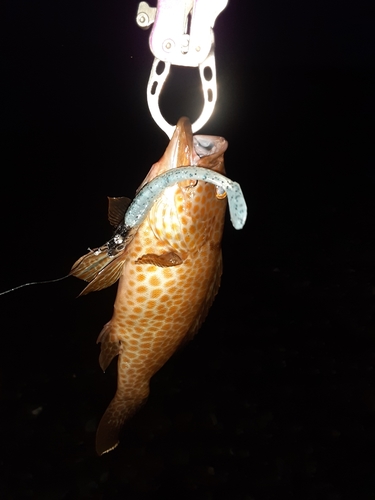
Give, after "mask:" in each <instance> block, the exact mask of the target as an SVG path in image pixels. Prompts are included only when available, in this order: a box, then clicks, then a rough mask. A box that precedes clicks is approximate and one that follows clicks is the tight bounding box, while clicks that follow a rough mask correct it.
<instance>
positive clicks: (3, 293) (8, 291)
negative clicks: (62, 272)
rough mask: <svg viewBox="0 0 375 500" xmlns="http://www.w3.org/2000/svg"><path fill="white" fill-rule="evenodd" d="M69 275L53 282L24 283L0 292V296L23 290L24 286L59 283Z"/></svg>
mask: <svg viewBox="0 0 375 500" xmlns="http://www.w3.org/2000/svg"><path fill="white" fill-rule="evenodd" d="M69 276H70V275H69V274H67V275H66V276H63V277H62V278H56V279H54V280H45V281H30V283H24V284H23V285H19V286H16V287H14V288H10V289H9V290H5V292H0V295H5V294H7V293H10V292H14V291H15V290H19V289H20V288H23V287H25V286H30V285H41V284H44V283H55V282H56V281H61V280H64V279H65V278H69Z"/></svg>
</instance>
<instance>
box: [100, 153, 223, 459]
mask: <svg viewBox="0 0 375 500" xmlns="http://www.w3.org/2000/svg"><path fill="white" fill-rule="evenodd" d="M187 164H189V163H188V162H187ZM214 168H215V170H218V171H219V172H221V173H225V171H224V166H223V161H221V162H216V164H215V165H214ZM159 173H160V172H159ZM155 175H156V174H155ZM171 200H172V201H173V203H171ZM225 210H226V200H218V199H217V197H216V188H215V186H213V185H211V184H207V183H205V182H202V181H199V182H197V183H196V185H195V186H192V185H191V184H190V185H189V184H188V183H187V185H186V186H184V185H183V183H181V185H178V184H177V185H174V186H171V187H169V188H167V189H165V191H164V193H163V195H162V196H161V198H160V199H159V200H158V202H157V203H155V204H154V207H153V208H152V209H151V211H150V213H149V215H148V217H147V218H146V219H145V221H144V222H143V223H142V224H141V226H140V227H139V230H138V232H137V233H136V235H135V237H134V240H133V241H132V242H131V243H130V247H131V248H129V251H128V259H127V260H126V261H125V264H124V267H123V272H122V275H121V278H120V282H119V286H118V292H117V297H116V301H115V305H114V313H113V317H112V319H111V321H110V323H109V326H108V328H107V329H108V331H109V332H110V333H109V334H108V336H107V337H106V338H101V340H100V341H101V343H102V346H101V348H102V350H103V349H104V348H105V342H106V341H108V342H112V343H115V344H116V345H119V346H120V347H119V359H118V386H117V392H116V396H115V398H114V399H113V400H112V402H111V404H110V406H109V408H108V409H107V412H106V414H105V415H104V417H103V419H102V422H101V424H100V425H101V427H102V429H104V430H102V431H98V437H97V448H98V452H99V453H103V452H104V451H107V450H106V449H105V448H106V447H107V448H108V446H112V447H113V446H116V444H117V443H115V444H111V439H112V440H113V441H115V440H116V439H117V438H116V437H111V432H112V431H111V430H108V429H111V428H112V427H113V426H114V427H116V428H117V429H119V428H120V427H121V425H122V424H123V422H124V421H125V420H126V419H127V418H129V416H131V415H132V414H133V413H134V412H135V411H136V409H137V408H138V407H139V406H140V405H141V404H142V402H143V401H144V400H145V398H147V395H148V391H149V389H148V388H149V381H150V378H151V377H152V376H153V375H154V374H155V373H156V372H157V371H158V370H159V369H160V368H161V367H162V366H163V365H164V364H165V362H166V361H167V360H168V359H169V358H170V356H171V355H172V354H173V353H174V352H175V351H176V349H177V348H178V347H179V345H180V344H181V343H182V342H183V341H184V340H185V338H186V337H188V338H190V337H191V336H192V334H194V333H195V330H196V329H197V328H198V327H199V324H200V323H201V321H202V320H203V319H204V315H205V313H206V312H207V311H206V310H205V308H206V306H207V308H208V307H209V305H210V304H211V302H212V299H213V296H214V295H215V293H216V291H217V286H218V283H219V280H220V274H221V248H220V242H221V238H222V232H223V226H224V218H225ZM163 214H164V215H163ZM165 214H167V216H166V215H165ZM177 227H178V228H179V230H178V231H176V228H177ZM170 252H175V253H177V254H178V255H179V256H180V257H181V258H182V259H183V263H182V264H180V265H177V266H172V267H158V266H156V265H150V264H139V263H137V264H136V263H135V262H136V261H137V260H138V259H140V258H141V257H142V256H143V255H145V254H156V255H161V254H163V253H170ZM215 284H216V285H215ZM104 432H107V433H108V434H109V437H108V436H107V437H105V438H104V437H103V435H102V434H104ZM113 435H115V433H113ZM104 442H105V444H103V443H104ZM109 449H111V448H109Z"/></svg>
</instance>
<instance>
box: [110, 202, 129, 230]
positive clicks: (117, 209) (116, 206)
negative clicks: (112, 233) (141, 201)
mask: <svg viewBox="0 0 375 500" xmlns="http://www.w3.org/2000/svg"><path fill="white" fill-rule="evenodd" d="M130 203H131V199H130V198H126V196H119V197H111V196H108V220H109V222H110V224H111V226H114V227H117V226H118V225H119V224H120V223H121V222H123V221H124V217H125V212H126V210H127V208H128V206H129V205H130Z"/></svg>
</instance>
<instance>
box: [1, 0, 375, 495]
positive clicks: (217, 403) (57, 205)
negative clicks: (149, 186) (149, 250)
mask: <svg viewBox="0 0 375 500" xmlns="http://www.w3.org/2000/svg"><path fill="white" fill-rule="evenodd" d="M137 5H138V2H136V1H125V0H122V1H119V0H106V1H105V2H104V1H92V0H91V1H82V0H76V1H74V2H73V1H65V2H62V1H61V0H54V1H53V2H47V1H42V0H41V1H34V2H28V1H21V0H12V1H10V0H5V2H4V3H3V5H2V13H1V30H0V32H1V35H0V36H1V39H2V43H1V75H2V77H1V84H0V85H1V118H0V120H1V121H0V130H1V174H2V175H1V184H0V189H1V196H0V204H1V207H0V209H1V214H2V219H1V220H2V224H1V233H2V235H1V240H0V256H1V281H0V283H1V289H2V290H6V289H8V288H11V287H14V286H16V285H19V284H21V283H24V282H30V281H35V280H47V279H53V278H57V277H60V276H63V275H65V274H66V273H67V272H68V271H69V269H70V267H71V265H72V264H73V262H74V261H75V260H76V259H77V258H78V257H79V256H80V255H82V254H83V253H85V252H86V250H87V247H89V246H90V247H95V246H98V245H100V244H102V243H104V242H105V241H106V240H107V239H108V237H109V236H110V235H111V229H110V226H109V224H108V222H107V216H106V213H107V198H106V197H107V196H108V195H111V196H121V195H124V196H130V197H131V196H133V194H134V192H135V190H136V188H137V186H138V185H139V184H140V182H141V181H142V180H143V178H144V177H145V175H146V174H147V172H148V170H149V168H150V166H151V164H152V163H153V162H155V161H156V160H158V159H159V158H160V156H161V155H162V153H163V151H164V149H165V147H166V145H167V137H166V136H165V134H164V133H163V132H162V131H161V130H160V129H158V127H157V126H156V124H155V123H154V122H153V120H152V118H151V115H150V113H149V111H148V108H147V102H146V86H147V80H148V76H149V72H150V69H151V64H152V55H151V53H150V51H149V48H148V37H149V33H150V32H147V31H146V32H143V31H142V30H141V29H140V28H138V26H137V25H136V23H135V15H136V11H137ZM374 10H375V8H374V4H373V3H372V5H371V6H370V5H365V3H361V2H347V3H345V2H335V1H332V0H328V1H325V2H319V1H318V2H313V1H309V0H307V1H305V2H276V1H271V2H264V1H259V0H256V1H247V2H245V1H239V0H230V1H229V5H228V7H227V8H226V10H225V11H224V12H223V13H222V14H221V15H220V16H219V18H218V19H217V22H216V25H215V36H216V62H217V75H218V92H219V98H218V102H217V106H216V110H215V113H214V115H213V116H212V118H211V120H210V121H209V122H208V124H207V125H206V126H205V128H204V129H203V130H202V131H201V133H209V134H216V135H222V136H224V137H225V138H226V139H227V140H228V141H229V149H228V152H227V153H226V167H227V172H228V176H229V177H230V178H232V179H235V180H237V181H238V182H240V183H241V185H242V188H243V191H244V193H245V196H246V199H247V203H248V208H249V217H248V221H247V223H246V226H245V228H244V229H243V230H242V231H239V232H237V231H236V230H234V229H233V227H232V226H231V225H230V223H229V220H228V222H227V225H226V229H225V234H224V240H223V252H224V276H223V280H222V286H221V289H220V292H219V295H218V297H217V299H216V301H215V304H214V306H213V307H212V310H211V312H210V315H209V317H208V319H207V321H206V322H205V324H204V325H203V327H202V328H201V331H200V332H199V334H198V335H197V337H196V338H195V339H194V341H193V342H192V343H191V344H189V345H188V346H187V347H186V348H185V349H184V350H182V351H181V352H180V353H178V354H177V355H175V356H174V357H173V358H172V359H171V360H170V361H169V362H168V363H167V364H166V366H165V367H164V368H163V369H162V370H160V372H159V373H158V374H157V375H156V376H155V377H154V379H153V381H152V385H151V396H150V398H149V402H148V404H147V405H146V406H145V407H144V408H143V409H142V410H141V411H140V412H139V413H138V414H137V416H135V417H134V419H133V420H132V421H131V422H130V423H129V425H128V426H127V427H126V429H125V430H124V433H123V436H122V439H121V443H120V446H119V447H118V448H117V449H116V450H115V451H114V452H112V453H110V454H108V455H106V456H103V457H101V458H98V457H97V456H96V455H95V450H94V441H95V429H96V426H97V424H98V421H99V419H100V417H101V416H102V414H103V412H104V410H105V408H106V407H107V405H108V403H109V401H110V399H111V398H112V396H113V394H114V391H115V385H116V367H115V366H113V367H111V369H109V370H108V372H107V373H106V374H105V375H103V373H102V372H101V370H100V368H99V365H98V353H99V347H98V346H97V345H96V344H95V341H96V338H97V335H98V334H99V332H100V330H101V328H102V326H103V324H104V323H105V322H107V321H108V320H109V319H110V317H111V314H112V307H113V302H114V297H115V293H116V286H114V287H112V288H110V289H107V290H104V291H102V292H100V293H95V294H91V295H89V296H87V297H83V298H79V299H76V298H75V297H76V296H77V295H78V294H79V292H80V291H81V290H82V288H83V286H84V285H83V282H80V281H79V280H76V279H74V278H69V279H68V280H64V281H62V282H59V283H54V284H46V285H38V286H35V287H26V288H24V289H21V290H18V291H16V292H14V293H12V294H8V295H4V296H1V297H0V308H1V309H0V310H1V320H2V321H1V324H2V328H1V348H0V405H1V406H0V424H1V425H0V496H1V498H5V499H23V498H25V499H26V498H30V499H31V498H32V499H34V498H36V499H43V500H44V499H45V500H58V499H111V500H112V499H116V500H117V499H123V498H126V499H128V500H129V499H149V498H150V499H151V498H152V499H154V498H155V499H156V498H158V499H159V498H160V499H166V498H176V499H177V498H178V499H198V500H200V499H202V500H203V499H207V500H210V499H236V500H237V499H238V500H262V499H278V498H288V499H298V500H315V499H323V500H339V499H346V498H348V499H354V498H355V499H362V498H363V499H365V498H366V499H371V498H375V387H374V363H375V329H374V327H375V325H374V300H375V297H374V294H375V274H374V272H375V240H374V216H375V203H374V188H375V166H374V131H375V127H374V83H375V78H374V76H375V71H374V70H375V67H374V66H375V65H374V60H375V58H374V38H373V34H374V17H375V16H374V14H375V12H374ZM201 105H202V99H201V95H200V88H199V79H198V76H197V70H188V69H181V68H173V71H172V74H171V76H170V79H169V80H168V84H167V85H166V88H165V90H164V92H163V94H162V99H161V106H162V110H163V113H164V115H165V116H166V117H167V119H169V120H170V121H171V122H174V123H175V122H176V121H177V119H178V118H179V116H181V115H187V116H189V117H190V118H191V119H192V120H194V119H195V118H196V117H197V115H198V114H199V112H200V109H201ZM114 365H115V364H114Z"/></svg>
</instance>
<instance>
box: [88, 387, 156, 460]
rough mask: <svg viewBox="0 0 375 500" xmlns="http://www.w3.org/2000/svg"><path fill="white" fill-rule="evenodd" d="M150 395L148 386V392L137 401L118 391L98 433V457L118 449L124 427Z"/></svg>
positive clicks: (143, 392)
mask: <svg viewBox="0 0 375 500" xmlns="http://www.w3.org/2000/svg"><path fill="white" fill-rule="evenodd" d="M148 394H149V388H148V384H147V388H146V390H144V391H142V394H141V395H140V397H139V398H136V399H126V398H124V397H122V395H121V394H119V391H117V393H116V395H115V397H114V398H113V399H112V401H111V403H110V405H109V406H108V408H107V410H106V412H105V413H104V415H103V417H102V419H101V421H100V423H99V427H98V430H97V431H96V452H97V454H98V455H103V453H108V452H109V451H111V450H113V449H115V448H116V446H117V445H118V443H119V434H120V431H121V428H122V426H123V425H124V423H125V422H126V421H127V420H129V419H130V418H131V417H132V416H133V415H134V413H136V412H137V410H138V409H139V408H140V407H141V406H142V405H143V404H144V403H145V402H146V400H147V397H148Z"/></svg>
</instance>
